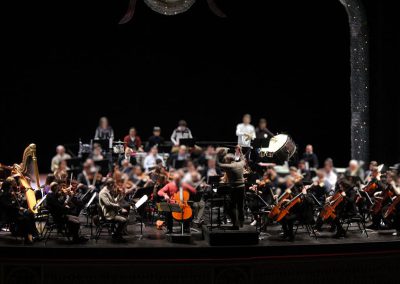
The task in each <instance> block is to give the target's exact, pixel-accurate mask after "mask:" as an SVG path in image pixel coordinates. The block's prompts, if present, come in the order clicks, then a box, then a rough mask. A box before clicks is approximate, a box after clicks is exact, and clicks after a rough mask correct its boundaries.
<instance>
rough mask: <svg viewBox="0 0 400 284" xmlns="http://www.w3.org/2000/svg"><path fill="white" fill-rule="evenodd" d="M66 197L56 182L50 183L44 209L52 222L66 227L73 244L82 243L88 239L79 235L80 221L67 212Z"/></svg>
mask: <svg viewBox="0 0 400 284" xmlns="http://www.w3.org/2000/svg"><path fill="white" fill-rule="evenodd" d="M65 198H66V196H65V195H64V193H63V191H62V189H61V186H60V185H59V184H58V183H57V182H52V183H51V185H50V191H49V193H48V194H47V197H46V208H47V209H48V210H49V212H50V214H51V215H52V216H53V220H54V222H55V223H56V224H57V225H58V226H64V225H65V226H66V227H67V228H68V231H67V233H68V234H69V235H70V236H72V242H73V243H84V242H87V241H88V239H87V238H85V237H83V236H80V235H79V229H80V221H79V217H77V216H74V215H71V214H70V212H69V208H70V207H69V205H68V204H66V202H65Z"/></svg>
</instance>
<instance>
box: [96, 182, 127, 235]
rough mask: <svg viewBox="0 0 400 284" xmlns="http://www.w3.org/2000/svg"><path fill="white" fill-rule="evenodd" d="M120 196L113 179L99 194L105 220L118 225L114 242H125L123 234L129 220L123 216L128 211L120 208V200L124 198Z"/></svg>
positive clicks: (114, 233)
mask: <svg viewBox="0 0 400 284" xmlns="http://www.w3.org/2000/svg"><path fill="white" fill-rule="evenodd" d="M118 195H119V193H118V192H117V186H116V184H115V181H114V180H113V179H112V178H108V179H107V181H106V184H105V186H104V187H103V188H102V189H101V191H100V193H99V205H100V207H101V211H102V214H103V216H104V218H105V219H107V220H113V221H114V222H115V223H116V228H115V231H114V232H113V235H112V238H113V240H114V241H117V242H125V240H124V238H123V237H122V233H123V230H124V229H125V226H126V223H127V221H128V220H127V218H126V217H125V216H123V215H124V214H126V213H127V211H126V210H125V209H123V208H122V207H121V206H120V204H119V202H118V200H120V199H122V198H123V197H122V196H121V197H118Z"/></svg>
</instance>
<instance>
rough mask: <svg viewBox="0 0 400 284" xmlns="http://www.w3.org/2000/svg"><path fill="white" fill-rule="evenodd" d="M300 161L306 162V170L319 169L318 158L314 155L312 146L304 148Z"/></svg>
mask: <svg viewBox="0 0 400 284" xmlns="http://www.w3.org/2000/svg"><path fill="white" fill-rule="evenodd" d="M302 160H304V161H305V162H306V168H307V169H318V167H319V162H318V157H317V155H316V154H315V153H314V147H313V145H310V144H309V145H307V146H306V150H305V152H304V153H303V156H302Z"/></svg>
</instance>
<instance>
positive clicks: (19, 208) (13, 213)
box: [0, 177, 37, 245]
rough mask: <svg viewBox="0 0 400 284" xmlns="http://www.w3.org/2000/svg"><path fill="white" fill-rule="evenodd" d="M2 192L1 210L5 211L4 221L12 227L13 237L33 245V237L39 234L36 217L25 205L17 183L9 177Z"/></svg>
mask: <svg viewBox="0 0 400 284" xmlns="http://www.w3.org/2000/svg"><path fill="white" fill-rule="evenodd" d="M1 190H2V194H1V196H0V208H1V209H2V210H3V212H2V215H3V216H1V217H2V219H3V221H4V222H5V223H7V224H9V225H10V231H11V233H12V234H13V235H15V236H21V237H23V238H24V244H26V245H31V244H33V235H34V234H36V233H37V231H36V227H35V220H34V215H33V214H32V213H31V212H29V210H28V209H27V207H26V204H24V202H23V200H22V196H21V194H20V192H19V188H18V184H17V181H16V180H15V179H14V178H13V177H8V178H7V179H6V180H5V181H4V182H3V184H2V185H1Z"/></svg>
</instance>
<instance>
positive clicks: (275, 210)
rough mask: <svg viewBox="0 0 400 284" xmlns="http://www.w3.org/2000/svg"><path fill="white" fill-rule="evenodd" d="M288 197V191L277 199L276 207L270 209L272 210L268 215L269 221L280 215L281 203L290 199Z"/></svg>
mask: <svg viewBox="0 0 400 284" xmlns="http://www.w3.org/2000/svg"><path fill="white" fill-rule="evenodd" d="M290 195H291V193H290V192H289V191H285V193H284V194H282V195H281V196H280V197H279V198H278V200H277V203H276V205H275V206H274V207H272V210H271V211H270V212H269V214H268V218H269V219H271V220H275V218H276V217H277V216H278V215H279V214H280V213H281V208H282V204H283V202H284V201H285V200H287V199H288V198H290Z"/></svg>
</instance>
